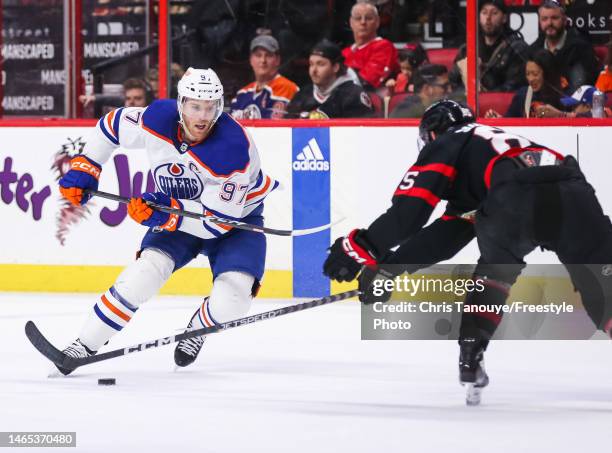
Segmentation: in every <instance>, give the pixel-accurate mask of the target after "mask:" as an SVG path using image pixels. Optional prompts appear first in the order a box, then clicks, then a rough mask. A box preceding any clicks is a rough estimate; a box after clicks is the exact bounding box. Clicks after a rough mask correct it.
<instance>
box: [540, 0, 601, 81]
mask: <svg viewBox="0 0 612 453" xmlns="http://www.w3.org/2000/svg"><path fill="white" fill-rule="evenodd" d="M538 21H539V24H540V37H539V38H538V39H537V40H536V41H535V42H534V43H533V44H532V45H531V50H532V51H533V52H535V51H537V50H539V49H546V50H548V51H549V52H551V53H552V54H553V56H554V59H555V64H556V65H557V66H558V67H559V71H560V72H561V75H562V76H563V77H565V79H566V80H567V81H568V83H569V88H570V90H572V91H574V90H576V89H578V87H580V86H582V85H592V84H593V83H595V80H596V79H597V74H598V72H599V63H598V61H597V56H596V55H595V51H594V50H593V46H592V45H591V43H590V42H589V41H588V40H587V39H586V38H585V37H584V36H583V35H581V34H580V33H579V32H578V31H577V30H575V29H573V28H568V27H567V17H566V15H565V8H564V7H563V6H561V4H560V3H559V2H558V1H557V0H544V3H542V5H541V6H540V7H539V8H538Z"/></svg>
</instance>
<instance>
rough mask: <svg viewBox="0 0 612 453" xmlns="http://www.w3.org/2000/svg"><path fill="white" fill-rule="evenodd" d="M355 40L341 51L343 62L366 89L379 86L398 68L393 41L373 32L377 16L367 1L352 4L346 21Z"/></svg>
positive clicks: (377, 25) (377, 24) (378, 19)
mask: <svg viewBox="0 0 612 453" xmlns="http://www.w3.org/2000/svg"><path fill="white" fill-rule="evenodd" d="M349 23H350V25H351V30H353V37H354V39H355V42H354V44H353V45H351V46H349V47H346V48H345V49H344V50H343V51H342V55H343V56H344V63H345V64H346V66H347V67H349V68H352V69H353V70H354V71H355V72H356V73H357V75H358V76H359V80H360V81H361V84H362V85H363V87H364V88H365V89H366V90H370V91H371V90H373V89H376V88H378V87H380V86H381V85H382V84H383V83H384V82H385V81H386V80H387V79H388V78H389V77H390V76H392V75H395V74H396V73H397V72H398V71H399V63H398V60H397V50H396V49H395V47H394V46H393V43H392V42H391V41H389V40H387V39H383V38H381V37H380V36H378V35H377V31H378V27H379V25H380V18H379V17H378V11H377V9H376V7H375V6H374V5H372V4H370V3H356V4H355V6H353V8H352V9H351V18H350V21H349Z"/></svg>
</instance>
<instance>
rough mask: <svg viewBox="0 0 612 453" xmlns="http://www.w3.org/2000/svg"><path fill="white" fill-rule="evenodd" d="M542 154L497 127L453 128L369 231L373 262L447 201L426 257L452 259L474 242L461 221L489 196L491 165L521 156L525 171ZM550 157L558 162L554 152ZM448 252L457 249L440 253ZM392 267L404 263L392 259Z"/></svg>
mask: <svg viewBox="0 0 612 453" xmlns="http://www.w3.org/2000/svg"><path fill="white" fill-rule="evenodd" d="M542 151H550V150H548V149H547V148H544V147H541V146H540V145H537V144H536V143H533V142H531V141H530V140H528V139H526V138H524V137H521V136H518V135H514V134H510V133H507V132H505V131H503V130H502V129H498V128H495V127H490V126H484V125H481V124H477V123H471V124H467V125H465V126H459V127H455V128H451V129H449V130H448V131H447V132H446V133H444V134H442V135H441V136H439V137H438V138H437V140H435V141H433V142H431V143H429V144H428V145H426V146H425V147H424V148H423V149H422V150H421V153H420V154H419V157H418V159H417V161H416V162H415V163H414V165H412V166H411V167H410V168H409V169H408V171H407V172H406V174H405V175H404V178H403V179H402V181H401V182H400V183H399V185H398V187H397V189H396V190H395V193H394V194H393V197H392V200H391V202H392V204H391V207H390V208H389V209H388V210H387V211H386V212H385V213H384V214H382V215H381V216H380V217H378V219H376V220H375V221H374V222H373V223H372V224H371V225H370V227H369V228H368V229H367V231H366V237H367V239H368V240H369V242H370V243H371V244H372V245H373V246H374V248H375V251H376V253H377V256H378V257H383V256H385V255H386V254H387V253H389V250H390V249H391V248H392V247H395V246H396V245H399V244H401V243H402V242H403V241H406V240H408V239H409V238H411V237H413V236H414V235H415V234H416V233H417V232H419V231H420V230H421V228H422V227H423V225H425V223H426V222H427V221H428V220H429V217H430V216H431V213H432V211H433V209H434V208H435V207H436V206H437V204H438V203H439V202H440V201H441V200H446V201H447V205H446V211H445V213H444V215H443V216H442V218H441V219H439V220H438V221H437V223H436V225H435V226H434V228H432V229H431V230H430V231H431V232H432V233H433V235H434V236H436V237H435V238H432V237H431V234H429V237H424V238H423V239H424V240H428V241H430V250H429V251H428V254H431V255H432V256H436V257H437V259H438V261H440V260H442V259H446V258H450V256H453V255H454V254H455V253H456V252H458V251H459V250H460V249H461V248H462V247H463V246H465V244H467V242H469V241H470V240H471V239H472V238H473V237H474V232H473V228H472V227H471V226H470V225H469V223H467V222H469V221H470V218H469V217H467V218H464V217H462V215H463V214H466V213H469V212H471V211H474V210H476V209H478V208H479V206H480V204H481V203H482V202H483V200H484V199H485V197H486V196H487V192H488V182H489V180H490V178H491V172H492V171H493V165H494V164H495V162H497V161H498V160H499V159H500V158H503V157H512V158H514V157H515V156H517V155H519V154H520V157H522V158H525V159H527V161H526V162H525V166H529V163H530V162H532V163H533V165H538V164H540V161H539V160H538V158H537V156H539V155H540V154H542ZM550 153H552V154H553V155H554V156H556V157H558V156H560V155H559V154H558V153H555V152H554V151H550ZM532 155H534V156H536V159H534V158H533V157H532ZM530 159H531V160H530ZM541 164H543V165H544V164H545V163H544V162H543V161H542V163H541ZM517 168H518V167H517ZM424 231H425V230H423V232H424ZM456 234H461V236H462V239H461V241H458V242H457V241H454V242H453V240H452V239H450V237H451V236H453V235H456ZM438 239H439V240H438ZM447 246H448V247H458V249H457V250H452V251H449V250H444V248H445V247H447ZM436 248H437V249H436ZM448 255H450V256H448ZM387 262H391V261H387ZM392 262H395V263H400V262H402V261H401V258H398V257H394V259H393V260H392ZM406 262H408V261H406ZM413 262H414V261H413ZM433 262H437V261H432V263H433Z"/></svg>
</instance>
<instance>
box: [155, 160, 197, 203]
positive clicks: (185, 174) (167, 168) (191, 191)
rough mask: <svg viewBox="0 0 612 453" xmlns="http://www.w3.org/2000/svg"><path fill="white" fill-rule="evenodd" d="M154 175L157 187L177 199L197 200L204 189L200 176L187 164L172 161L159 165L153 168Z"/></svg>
mask: <svg viewBox="0 0 612 453" xmlns="http://www.w3.org/2000/svg"><path fill="white" fill-rule="evenodd" d="M190 167H191V166H190ZM153 177H154V179H155V182H156V184H157V187H159V188H160V189H161V190H162V191H163V192H164V193H166V194H167V195H169V196H171V197H173V198H176V199H180V200H196V199H198V198H199V197H200V196H201V195H202V192H203V191H204V183H203V182H202V179H201V178H200V176H198V175H197V174H196V173H195V172H194V171H192V170H191V168H189V169H187V168H185V164H179V163H176V162H172V163H167V164H162V165H159V166H157V167H156V168H155V169H154V170H153Z"/></svg>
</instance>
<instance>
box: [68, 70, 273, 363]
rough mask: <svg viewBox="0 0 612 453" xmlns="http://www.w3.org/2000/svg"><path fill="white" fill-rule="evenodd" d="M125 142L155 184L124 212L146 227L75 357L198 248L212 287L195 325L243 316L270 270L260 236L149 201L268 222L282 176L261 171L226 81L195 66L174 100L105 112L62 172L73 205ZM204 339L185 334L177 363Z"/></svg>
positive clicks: (191, 356) (122, 321)
mask: <svg viewBox="0 0 612 453" xmlns="http://www.w3.org/2000/svg"><path fill="white" fill-rule="evenodd" d="M119 147H121V148H123V149H127V150H130V149H134V150H135V151H133V152H146V153H147V157H148V160H149V163H150V165H151V172H152V174H153V176H154V179H155V186H156V188H155V190H156V192H147V193H144V194H142V196H141V197H137V198H132V199H131V200H130V203H129V205H128V213H129V215H130V217H131V218H132V219H134V220H135V221H136V222H138V223H140V224H142V225H145V226H147V227H149V230H148V231H147V233H146V234H145V236H144V238H143V240H142V243H141V246H140V252H139V257H138V259H137V260H136V261H134V262H133V263H131V264H130V265H129V266H127V267H126V268H125V269H124V270H123V272H122V273H121V274H120V275H119V277H118V278H117V280H116V281H115V283H114V284H113V285H112V286H111V287H110V289H109V290H108V291H106V292H105V293H104V294H102V296H101V297H100V299H99V300H98V301H97V302H96V304H95V305H94V306H93V309H92V311H91V313H90V314H89V316H88V319H87V320H86V322H85V324H84V325H83V327H82V329H81V331H80V333H79V335H78V338H77V339H76V340H75V341H74V342H73V343H72V344H70V345H69V346H68V347H67V348H66V349H65V350H64V353H66V354H68V355H71V356H73V357H86V356H89V355H92V354H95V353H96V351H98V349H99V348H101V347H102V346H103V345H104V344H106V343H107V342H108V341H109V339H110V338H111V337H112V336H113V335H115V334H116V333H117V332H119V331H120V330H121V329H123V328H124V327H125V326H126V325H127V323H128V322H129V321H130V319H131V318H132V317H133V316H134V315H135V313H136V311H137V310H138V307H139V306H140V305H141V304H143V303H144V302H146V301H147V300H149V299H150V298H151V297H153V296H154V295H155V294H156V293H157V292H158V291H159V289H160V288H161V287H162V285H163V284H164V283H165V282H166V280H168V278H169V277H170V276H171V275H172V273H173V272H174V271H176V270H178V269H180V268H181V267H183V266H184V265H186V264H187V263H188V262H189V261H191V260H192V259H193V258H195V257H196V256H197V255H198V254H200V253H202V254H204V255H207V256H208V259H209V262H210V265H211V270H212V273H213V288H212V291H211V294H210V296H209V297H206V298H205V299H204V302H203V303H202V305H201V306H200V307H198V309H197V310H196V312H195V313H194V314H193V316H192V317H191V319H190V320H189V322H188V326H187V328H189V329H191V328H193V329H197V328H202V327H210V326H213V325H214V324H216V323H223V322H226V321H229V320H232V319H235V318H239V317H242V316H244V315H245V314H246V313H247V312H248V310H249V308H250V305H251V300H252V298H253V297H255V295H256V294H257V290H258V289H259V286H260V281H261V278H262V276H263V272H264V264H265V254H266V239H265V236H264V235H263V234H260V233H255V232H251V231H244V230H235V229H231V228H230V227H226V226H221V225H217V224H214V223H212V222H208V221H207V220H203V221H202V220H196V219H192V218H185V217H179V216H177V215H174V214H167V213H164V212H161V211H157V210H153V209H151V207H149V206H148V205H147V202H148V201H151V202H155V203H157V204H161V205H166V206H170V207H176V208H181V209H185V210H189V211H196V212H202V213H205V214H206V213H210V214H212V215H214V216H218V217H224V218H229V219H240V220H244V221H245V222H248V223H252V224H258V225H262V224H263V217H262V211H263V201H264V199H265V197H266V196H267V195H268V194H269V193H270V192H271V191H272V190H274V189H275V188H276V187H277V185H278V183H277V182H276V181H275V180H273V179H272V178H270V177H269V176H267V175H265V174H264V173H263V172H262V171H261V169H260V161H259V156H258V153H257V149H256V147H255V144H254V143H253V141H252V139H251V137H250V136H249V134H248V132H247V131H246V130H245V129H243V128H242V126H241V125H240V124H238V123H237V122H236V121H235V120H234V119H232V117H231V116H229V115H227V114H225V113H223V86H222V85H221V82H220V80H219V78H218V77H217V75H216V74H215V72H214V71H213V70H211V69H193V68H189V69H188V70H187V72H186V73H185V75H184V76H183V78H182V79H181V80H180V81H179V83H178V100H177V101H175V100H168V99H164V100H157V101H155V102H153V103H152V104H151V105H150V106H148V107H146V108H139V107H133V108H119V109H116V110H113V111H111V112H110V113H108V114H107V115H106V116H104V117H103V118H102V119H100V121H99V122H98V124H97V126H96V127H95V129H94V130H93V131H92V133H91V136H90V137H89V139H88V140H87V145H86V147H85V151H84V152H83V154H80V155H78V156H76V157H74V158H73V159H72V161H71V166H70V171H68V172H67V173H66V175H65V176H64V177H63V178H62V179H61V180H60V191H61V193H62V194H63V196H64V197H66V198H67V199H68V200H70V201H71V202H72V203H74V204H85V203H87V201H88V199H89V198H90V197H91V195H90V194H89V193H87V192H85V190H86V189H90V190H97V188H98V179H99V178H100V174H101V172H102V166H103V165H104V163H105V162H106V161H107V160H108V159H109V158H110V156H111V154H112V153H113V151H115V150H116V149H117V148H119ZM136 150H138V151H136ZM204 339H205V337H196V338H193V339H188V340H183V341H181V342H179V343H178V345H177V347H176V349H175V352H174V360H175V363H176V365H178V366H187V365H189V364H191V363H193V361H194V360H195V359H196V357H197V355H198V353H199V352H200V350H201V348H202V345H203V343H204ZM60 371H61V372H62V373H63V374H69V373H70V372H71V371H73V370H69V369H63V368H61V369H60Z"/></svg>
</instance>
